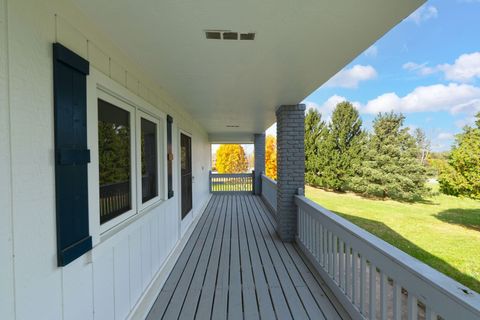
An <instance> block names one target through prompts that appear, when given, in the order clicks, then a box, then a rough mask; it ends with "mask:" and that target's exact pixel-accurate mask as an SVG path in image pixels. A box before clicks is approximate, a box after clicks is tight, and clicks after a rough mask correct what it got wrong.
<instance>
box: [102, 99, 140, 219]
mask: <svg viewBox="0 0 480 320" xmlns="http://www.w3.org/2000/svg"><path fill="white" fill-rule="evenodd" d="M131 150H132V149H131V128H130V112H128V111H126V110H124V109H121V108H119V107H117V106H114V105H113V104H111V103H109V102H106V101H104V100H102V99H98V157H99V159H98V162H99V180H100V224H104V223H105V222H107V221H110V220H112V219H114V218H115V217H118V216H119V215H121V214H122V213H125V212H127V211H129V210H131V209H132V193H131V190H132V177H131V172H132V170H131V161H132V155H131Z"/></svg>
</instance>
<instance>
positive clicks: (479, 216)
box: [305, 187, 480, 292]
mask: <svg viewBox="0 0 480 320" xmlns="http://www.w3.org/2000/svg"><path fill="white" fill-rule="evenodd" d="M305 191H306V196H307V197H308V198H310V199H312V200H313V201H315V202H317V203H318V204H320V205H321V206H323V207H325V208H327V209H329V210H331V211H333V212H335V213H337V214H339V215H341V216H342V217H344V218H346V219H348V220H350V221H351V222H353V223H355V224H356V225H358V226H360V227H362V228H364V229H366V230H367V231H369V232H370V233H373V234H374V235H376V236H378V237H380V238H382V239H383V240H385V241H387V242H388V243H390V244H392V245H394V246H396V247H397V248H399V249H401V250H403V251H405V252H406V253H408V254H410V255H412V256H414V257H415V258H417V259H419V260H421V261H423V262H425V263H426V264H428V265H430V266H431V267H433V268H435V269H437V270H439V271H440V272H443V273H445V274H446V275H448V276H450V277H451V278H453V279H455V280H457V281H458V282H460V283H463V284H464V285H466V286H467V287H469V288H470V289H473V290H475V291H477V292H480V201H475V200H471V199H464V198H456V197H451V196H446V195H443V194H438V195H435V196H432V197H430V198H429V199H426V200H425V201H423V202H416V203H403V202H397V201H392V200H385V201H384V200H371V199H366V198H362V197H360V196H358V195H355V194H350V193H346V194H340V193H334V192H327V191H324V190H321V189H315V188H312V187H306V189H305Z"/></svg>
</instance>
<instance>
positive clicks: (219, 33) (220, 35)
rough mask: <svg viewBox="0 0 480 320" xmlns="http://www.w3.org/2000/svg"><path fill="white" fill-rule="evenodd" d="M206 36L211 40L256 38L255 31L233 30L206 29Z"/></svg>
mask: <svg viewBox="0 0 480 320" xmlns="http://www.w3.org/2000/svg"><path fill="white" fill-rule="evenodd" d="M205 37H206V38H207V39H211V40H255V32H235V31H231V30H205Z"/></svg>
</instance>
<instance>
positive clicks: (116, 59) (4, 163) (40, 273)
mask: <svg viewBox="0 0 480 320" xmlns="http://www.w3.org/2000/svg"><path fill="white" fill-rule="evenodd" d="M6 22H8V23H6ZM132 23H134V22H132ZM55 41H59V42H61V43H62V44H64V45H65V46H67V47H68V48H70V49H72V50H74V51H75V52H77V53H78V54H80V55H82V56H83V57H84V58H86V59H88V60H89V61H90V62H91V67H92V68H94V69H96V70H98V71H100V72H103V73H104V74H105V75H107V76H108V77H109V78H110V79H112V80H113V81H116V82H117V83H119V84H120V85H122V86H124V87H126V88H127V89H128V90H129V91H131V92H133V93H134V94H136V95H138V96H139V97H140V98H141V99H142V100H139V101H145V103H149V104H151V105H154V106H155V107H157V108H158V109H160V110H161V111H163V112H164V113H168V114H170V115H172V116H173V118H174V123H175V126H174V150H176V148H177V146H176V144H177V141H178V130H179V128H182V129H183V130H186V131H188V132H189V133H191V134H192V142H193V174H194V176H195V183H194V187H193V190H194V197H193V200H194V212H193V215H194V216H197V217H198V215H199V212H201V211H200V210H201V208H202V206H203V205H204V204H205V202H206V200H208V165H209V159H210V155H209V151H210V148H209V143H208V136H207V134H206V133H205V132H204V131H203V129H202V128H201V127H200V126H199V125H197V124H196V122H195V121H193V120H192V119H191V118H190V117H189V116H188V115H187V114H186V113H185V112H184V111H182V108H181V107H180V106H179V105H178V104H177V103H176V102H175V100H174V99H172V98H171V97H169V96H168V94H167V93H165V92H163V91H162V90H161V89H160V86H159V85H161V84H159V85H156V84H155V83H153V82H152V81H150V79H149V78H148V76H147V75H146V74H145V73H144V72H142V70H140V69H139V68H137V66H136V65H135V63H134V62H132V61H129V60H128V59H127V58H126V57H124V56H123V55H121V54H120V53H119V50H117V49H116V48H115V46H114V45H113V44H112V43H110V41H109V40H108V38H107V37H105V36H104V35H103V34H102V32H101V30H97V29H96V28H95V26H94V25H93V24H92V23H91V22H90V21H88V19H87V18H85V17H84V16H83V15H82V13H81V12H79V11H78V10H77V9H76V8H75V7H74V6H72V5H70V4H68V2H67V1H61V0H44V1H43V0H0V71H1V72H0V90H1V91H0V205H1V206H0V208H1V209H0V210H1V214H0V270H1V272H0V281H1V285H0V310H1V311H0V312H1V315H0V318H2V319H48V320H54V319H82V320H85V319H124V318H127V317H129V316H132V314H133V311H132V310H138V311H140V313H138V314H141V311H145V309H148V302H145V300H144V301H143V303H142V304H141V308H139V307H138V306H139V301H140V300H141V297H142V296H143V295H145V293H146V292H147V291H148V290H147V289H149V288H150V287H151V288H153V289H156V290H158V288H159V283H160V284H161V279H163V278H164V277H165V276H166V273H165V270H167V267H168V266H171V264H172V262H173V261H172V260H173V259H175V255H173V256H172V252H175V248H177V250H178V249H179V248H180V247H179V245H180V244H181V243H182V242H180V241H179V240H181V239H180V233H179V230H180V218H179V210H178V207H179V202H178V201H179V197H178V196H179V194H180V192H179V188H178V180H177V178H176V177H177V176H178V165H175V167H174V189H175V195H176V196H175V197H174V198H172V199H170V200H168V201H165V202H163V203H162V204H160V205H158V206H156V207H155V208H153V209H151V210H150V211H148V212H147V213H145V214H142V215H141V216H139V217H138V218H135V219H132V220H134V221H133V222H131V223H128V222H127V223H125V228H123V229H122V230H120V231H118V232H116V233H115V234H113V235H111V236H109V237H108V238H107V239H101V237H99V234H98V228H97V229H96V230H94V231H95V232H97V234H92V236H93V239H94V245H95V247H94V249H93V250H92V252H90V253H88V254H86V255H84V256H82V257H81V258H79V259H77V260H76V261H74V262H72V263H71V264H69V265H68V266H66V267H64V268H58V267H57V257H56V223H55V193H54V190H55V188H54V154H53V150H54V138H53V137H54V133H53V88H52V83H53V79H52V47H51V45H52V43H53V42H55ZM7 57H8V59H7ZM6 59H7V60H6ZM8 75H10V76H9V77H8ZM140 98H139V99H140ZM10 151H11V152H10ZM177 161H178V155H176V158H175V160H174V163H175V164H176V163H177ZM10 177H12V179H10ZM91 187H93V188H94V187H95V186H91ZM12 220H13V221H12ZM12 251H13V252H12ZM169 256H170V259H168V257H169ZM13 257H14V258H13ZM162 271H163V272H162ZM155 279H157V281H156V282H154V280H155ZM159 281H160V282H159ZM153 289H152V291H151V292H150V298H151V296H152V294H153V295H154V292H155V290H153ZM152 292H153V293H152ZM142 308H143V309H142Z"/></svg>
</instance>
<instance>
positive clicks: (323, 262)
mask: <svg viewBox="0 0 480 320" xmlns="http://www.w3.org/2000/svg"><path fill="white" fill-rule="evenodd" d="M319 224H320V231H319V236H320V237H319V238H320V243H319V246H320V248H319V251H320V265H321V266H322V267H323V266H325V261H324V260H325V256H324V255H323V225H322V223H319Z"/></svg>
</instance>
